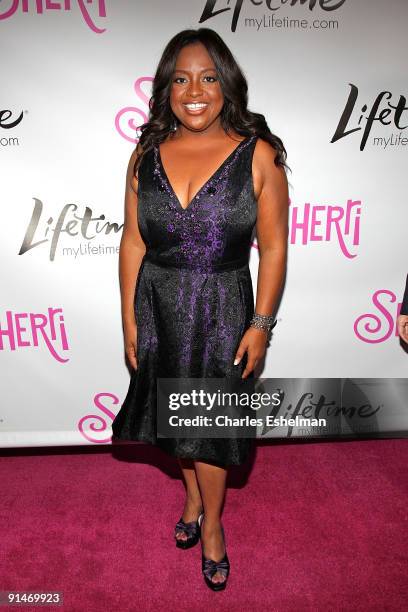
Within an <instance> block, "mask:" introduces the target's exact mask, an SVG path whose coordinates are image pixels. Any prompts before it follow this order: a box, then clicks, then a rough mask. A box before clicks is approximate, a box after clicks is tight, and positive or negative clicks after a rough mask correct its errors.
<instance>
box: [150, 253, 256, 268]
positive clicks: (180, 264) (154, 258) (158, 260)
mask: <svg viewBox="0 0 408 612" xmlns="http://www.w3.org/2000/svg"><path fill="white" fill-rule="evenodd" d="M143 259H145V260H147V261H150V262H151V263H154V264H156V265H158V266H163V267H165V268H181V269H187V270H197V271H202V272H225V271H229V270H237V269H238V268H242V267H243V266H247V265H248V261H249V259H248V255H243V256H242V257H239V258H238V259H233V260H231V261H222V262H219V263H207V262H204V261H200V260H198V261H196V262H189V261H177V260H174V259H172V260H169V259H166V258H165V257H160V255H158V254H157V253H155V252H154V251H152V250H147V251H146V253H145V254H144V257H143Z"/></svg>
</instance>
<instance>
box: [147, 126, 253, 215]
mask: <svg viewBox="0 0 408 612" xmlns="http://www.w3.org/2000/svg"><path fill="white" fill-rule="evenodd" d="M252 137H253V136H246V137H245V138H244V139H243V140H241V141H240V142H239V143H238V144H237V146H236V147H235V149H233V150H232V151H231V153H230V154H229V155H228V156H227V157H226V158H225V159H224V161H223V162H221V164H220V165H219V166H218V168H217V169H216V170H215V171H214V172H213V173H212V175H211V176H210V177H209V178H208V179H207V180H206V181H205V183H204V184H203V185H202V186H201V187H200V188H199V190H198V191H197V192H196V193H195V195H194V196H193V197H192V198H191V200H190V202H189V203H188V204H187V206H186V208H184V207H183V206H182V205H181V202H180V200H179V199H178V196H177V194H176V192H175V190H174V189H173V185H172V184H171V182H170V179H169V177H168V174H167V172H166V169H165V167H164V165H163V160H162V158H161V154H160V145H155V150H156V155H157V159H158V162H159V166H160V170H161V171H162V176H163V178H164V180H165V182H166V184H167V186H168V188H169V190H170V192H171V194H172V196H173V198H174V200H175V201H176V203H177V205H178V207H179V208H180V209H181V211H182V212H187V211H188V210H189V209H190V207H191V206H192V205H193V204H194V202H195V201H196V200H197V199H198V196H200V195H201V193H202V192H203V191H204V189H205V188H206V187H207V186H208V185H209V184H210V183H211V181H213V180H214V179H215V177H216V176H217V174H218V173H219V172H220V171H221V170H222V169H223V168H224V166H225V165H226V164H227V162H229V160H230V159H231V157H233V155H235V154H236V153H237V152H238V150H239V149H240V147H241V146H242V145H243V144H244V143H245V142H247V141H248V140H250V139H251V138H252Z"/></svg>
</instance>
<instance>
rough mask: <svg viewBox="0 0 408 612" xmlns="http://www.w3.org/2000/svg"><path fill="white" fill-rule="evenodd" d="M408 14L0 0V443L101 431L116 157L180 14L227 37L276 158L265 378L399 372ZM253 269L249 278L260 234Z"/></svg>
mask: <svg viewBox="0 0 408 612" xmlns="http://www.w3.org/2000/svg"><path fill="white" fill-rule="evenodd" d="M407 19H408V3H407V2H406V1H405V0H256V1H255V0H175V1H173V2H169V1H168V0H151V1H149V2H143V1H139V2H128V1H121V0H99V1H98V0H94V1H92V0H87V1H85V0H65V1H64V0H61V1H59V2H57V1H51V0H36V1H35V0H2V1H1V2H0V41H1V47H2V69H1V96H0V172H1V181H0V194H1V224H0V248H1V261H2V266H1V269H2V272H1V304H0V307H1V310H0V350H1V406H0V445H1V446H3V447H4V446H36V445H54V444H62V445H65V444H67V445H70V444H73V445H75V444H108V443H110V440H111V428H110V425H111V423H112V419H113V418H114V416H115V414H116V413H117V411H118V410H119V407H120V405H121V403H122V402H123V400H124V397H125V394H126V392H127V388H128V383H129V371H128V369H127V367H126V363H125V355H124V348H123V337H122V325H121V311H120V292H119V279H118V250H119V242H120V237H121V231H122V227H123V217H124V187H125V173H126V167H127V162H128V160H129V156H130V154H131V152H132V150H133V149H134V147H135V142H136V140H135V129H136V128H137V126H138V125H140V124H141V123H143V122H145V121H146V120H147V111H148V100H149V95H150V92H151V82H152V76H153V74H154V71H155V68H156V65H157V62H158V60H159V57H160V55H161V53H162V51H163V48H164V46H165V44H166V43H167V42H168V40H169V39H170V38H171V37H172V36H173V35H174V34H176V33H177V32H178V31H180V30H183V29H185V28H198V27H200V26H204V27H210V28H213V29H214V30H216V31H217V32H218V33H219V34H220V35H221V36H222V37H223V39H224V40H225V41H226V43H227V44H228V45H229V46H230V48H231V50H232V52H233V53H234V55H235V57H236V59H237V60H238V62H239V64H240V65H241V67H242V69H243V71H244V72H245V75H246V77H247V79H248V83H249V92H250V98H249V106H250V108H251V110H253V111H256V112H260V113H263V114H264V115H265V116H266V118H267V121H268V123H269V126H270V128H271V130H272V131H273V132H275V133H276V134H277V135H278V136H280V137H281V138H282V140H283V142H284V144H285V146H286V148H287V151H288V163H289V165H290V166H291V168H292V173H291V174H289V175H288V179H289V183H290V230H289V259H288V271H287V276H286V281H285V289H284V294H283V298H282V301H281V303H280V308H279V312H278V315H277V317H278V324H277V325H276V327H275V329H274V335H273V338H272V341H271V345H270V347H269V348H268V353H267V357H266V362H265V367H264V370H263V372H262V376H263V377H281V378H287V377H290V378H297V377H314V378H330V377H331V378H339V377H347V378H348V377H366V378H384V377H387V378H400V379H401V378H405V377H406V372H407V365H408V355H407V353H406V351H405V350H404V347H403V346H402V343H401V341H400V340H399V338H398V335H397V328H396V320H397V316H398V313H399V309H400V305H401V301H402V295H403V289H404V284H405V278H406V273H407V236H408V230H407V228H408V215H407V202H406V193H407V145H408V113H407V100H406V96H407V93H408V92H407V80H406V57H407V47H408V45H407V37H406V23H407ZM250 265H251V273H252V277H253V284H254V290H256V276H257V265H258V251H257V246H256V241H255V242H254V244H253V248H252V252H251V260H250ZM278 432H279V430H278ZM278 435H282V436H285V435H286V430H285V429H284V428H283V429H282V430H280V433H278Z"/></svg>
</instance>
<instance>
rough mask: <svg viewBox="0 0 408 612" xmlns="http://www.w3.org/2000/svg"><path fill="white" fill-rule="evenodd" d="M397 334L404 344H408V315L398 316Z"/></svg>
mask: <svg viewBox="0 0 408 612" xmlns="http://www.w3.org/2000/svg"><path fill="white" fill-rule="evenodd" d="M398 333H399V335H400V336H401V338H402V339H403V340H404V342H406V343H407V344H408V315H399V317H398Z"/></svg>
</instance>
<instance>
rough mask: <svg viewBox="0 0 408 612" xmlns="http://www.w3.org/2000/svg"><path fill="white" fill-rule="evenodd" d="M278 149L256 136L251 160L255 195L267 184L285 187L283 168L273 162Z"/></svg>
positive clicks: (285, 180) (257, 195)
mask: <svg viewBox="0 0 408 612" xmlns="http://www.w3.org/2000/svg"><path fill="white" fill-rule="evenodd" d="M277 154H278V151H277V150H276V149H275V147H273V146H272V145H271V144H270V143H269V142H267V141H266V140H263V139H262V138H258V139H257V142H256V145H255V149H254V156H253V162H252V173H253V179H254V187H255V195H256V197H259V195H260V194H261V192H262V191H263V190H264V189H265V188H267V187H268V186H271V185H272V184H273V186H274V187H275V188H281V189H282V188H286V186H287V177H286V172H285V169H284V168H283V167H282V166H277V165H276V164H275V158H276V156H277Z"/></svg>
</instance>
